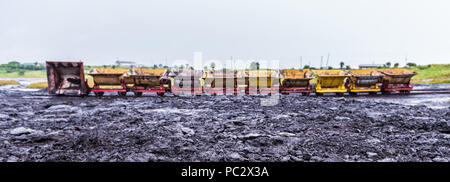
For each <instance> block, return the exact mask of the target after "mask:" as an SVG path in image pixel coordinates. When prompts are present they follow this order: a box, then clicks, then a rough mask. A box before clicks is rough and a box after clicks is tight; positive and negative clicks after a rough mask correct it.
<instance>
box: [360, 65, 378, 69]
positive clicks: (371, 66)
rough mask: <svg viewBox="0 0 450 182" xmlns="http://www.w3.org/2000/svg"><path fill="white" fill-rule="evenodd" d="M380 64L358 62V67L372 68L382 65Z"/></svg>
mask: <svg viewBox="0 0 450 182" xmlns="http://www.w3.org/2000/svg"><path fill="white" fill-rule="evenodd" d="M383 66H384V65H382V64H360V65H359V69H372V68H379V67H383Z"/></svg>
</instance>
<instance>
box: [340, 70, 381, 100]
mask: <svg viewBox="0 0 450 182" xmlns="http://www.w3.org/2000/svg"><path fill="white" fill-rule="evenodd" d="M347 73H348V74H349V79H348V80H347V82H346V83H347V88H348V92H349V93H350V95H356V94H357V93H358V92H368V93H369V94H377V92H379V91H381V90H380V87H379V86H378V84H379V83H381V80H382V79H381V78H382V77H383V74H381V73H380V72H378V71H377V70H373V69H364V70H348V71H347Z"/></svg>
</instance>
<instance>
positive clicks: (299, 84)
mask: <svg viewBox="0 0 450 182" xmlns="http://www.w3.org/2000/svg"><path fill="white" fill-rule="evenodd" d="M313 78H314V77H313V75H312V73H311V71H310V70H309V69H284V70H280V83H281V87H280V92H281V93H282V94H289V93H302V95H309V93H311V91H312V88H311V85H310V80H311V79H313Z"/></svg>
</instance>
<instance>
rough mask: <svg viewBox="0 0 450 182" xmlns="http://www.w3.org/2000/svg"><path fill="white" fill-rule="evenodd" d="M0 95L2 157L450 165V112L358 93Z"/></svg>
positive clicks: (52, 159) (0, 157)
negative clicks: (268, 97)
mask: <svg viewBox="0 0 450 182" xmlns="http://www.w3.org/2000/svg"><path fill="white" fill-rule="evenodd" d="M38 95H45V93H43V92H42V93H41V92H30V93H26V94H22V95H21V94H11V93H4V92H2V93H0V128H1V129H0V132H1V133H0V161H438V162H445V161H449V160H450V107H447V108H443V109H431V108H428V107H426V106H423V105H417V106H408V105H402V104H393V103H385V102H382V101H373V102H369V101H360V100H356V99H354V98H351V97H304V96H299V95H289V96H285V95H282V96H281V99H280V103H279V104H278V105H276V106H269V107H267V106H261V105H260V99H261V98H264V97H262V96H215V97H214V96H199V97H195V96H193V97H173V96H165V97H157V96H146V97H140V98H136V97H132V96H128V97H102V98H97V97H85V98H78V97H48V96H47V97H46V96H43V97H40V96H38Z"/></svg>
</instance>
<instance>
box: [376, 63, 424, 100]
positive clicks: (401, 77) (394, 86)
mask: <svg viewBox="0 0 450 182" xmlns="http://www.w3.org/2000/svg"><path fill="white" fill-rule="evenodd" d="M378 71H379V72H381V73H382V74H383V75H384V76H383V81H382V85H381V91H382V92H383V94H389V93H390V92H394V91H399V92H400V93H409V92H410V91H411V90H412V89H413V86H412V85H411V83H410V82H411V78H412V77H413V76H414V75H416V74H417V73H416V72H414V71H410V70H407V69H404V68H393V69H378Z"/></svg>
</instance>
